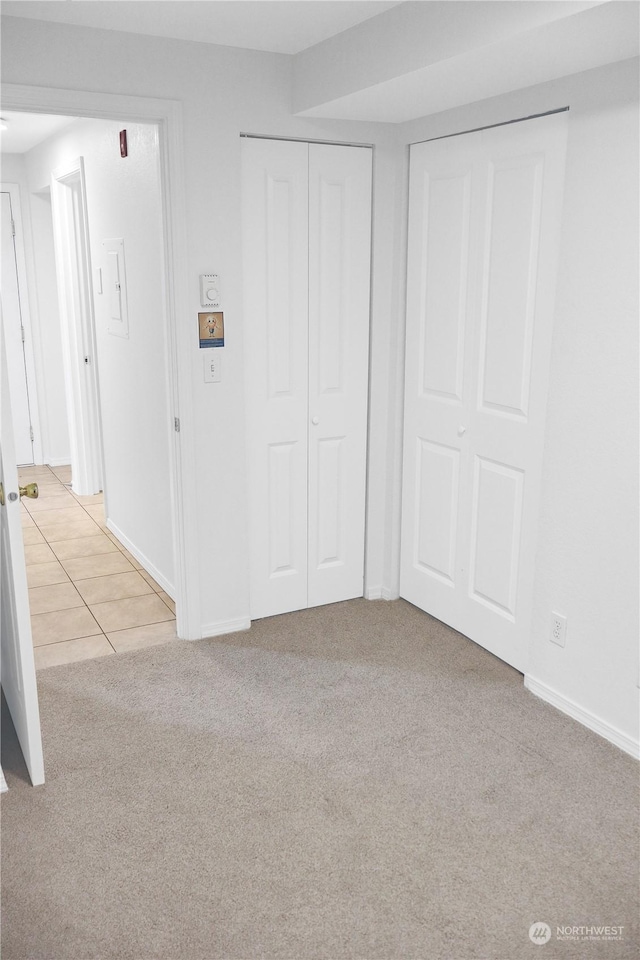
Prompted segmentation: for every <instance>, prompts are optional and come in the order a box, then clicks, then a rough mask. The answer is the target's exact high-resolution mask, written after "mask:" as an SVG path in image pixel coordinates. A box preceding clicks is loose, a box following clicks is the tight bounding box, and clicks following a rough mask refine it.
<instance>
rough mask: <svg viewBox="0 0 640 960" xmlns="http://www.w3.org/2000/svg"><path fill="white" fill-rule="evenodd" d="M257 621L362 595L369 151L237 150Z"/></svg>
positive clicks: (286, 146) (252, 143)
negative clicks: (239, 158) (240, 181)
mask: <svg viewBox="0 0 640 960" xmlns="http://www.w3.org/2000/svg"><path fill="white" fill-rule="evenodd" d="M242 163H243V249H244V272H245V277H244V291H245V318H246V321H245V356H246V371H247V423H248V429H247V436H248V454H247V455H248V468H249V469H248V476H249V522H250V555H251V617H252V619H256V618H259V617H264V616H271V615H273V614H278V613H284V612H287V611H290V610H299V609H303V608H305V607H307V606H313V605H316V604H321V603H331V602H335V601H337V600H343V599H348V598H350V597H355V596H362V588H363V572H364V519H365V478H366V463H365V458H366V417H367V372H368V330H369V261H370V229H371V228H370V223H371V152H370V150H366V149H362V148H355V147H341V146H333V145H325V144H322V145H321V144H307V143H302V142H293V141H280V140H261V139H254V138H246V139H243V141H242Z"/></svg>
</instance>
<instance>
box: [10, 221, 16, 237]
mask: <svg viewBox="0 0 640 960" xmlns="http://www.w3.org/2000/svg"><path fill="white" fill-rule="evenodd" d="M15 235H16V222H15V220H12V221H11V236H12V237H15Z"/></svg>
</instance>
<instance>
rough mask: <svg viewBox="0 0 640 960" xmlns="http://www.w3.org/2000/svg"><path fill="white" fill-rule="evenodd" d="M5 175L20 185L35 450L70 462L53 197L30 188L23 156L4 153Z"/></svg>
mask: <svg viewBox="0 0 640 960" xmlns="http://www.w3.org/2000/svg"><path fill="white" fill-rule="evenodd" d="M2 177H3V179H4V181H6V182H7V183H17V184H18V185H19V187H20V205H21V209H22V221H23V229H24V236H23V238H22V239H23V242H24V251H25V261H26V267H27V288H28V289H27V292H28V297H29V313H30V317H31V348H32V350H33V354H34V364H35V369H36V392H37V397H36V400H37V413H38V417H37V425H36V424H34V429H35V431H36V441H37V440H38V439H39V440H40V445H39V449H40V453H41V456H40V457H37V454H38V443H37V442H36V446H35V450H34V453H35V454H36V457H37V459H38V460H39V461H40V462H42V463H50V464H54V465H59V464H62V463H69V450H70V446H69V428H68V425H67V401H66V397H65V390H64V370H63V365H62V346H61V340H60V317H59V313H58V299H57V293H56V271H55V260H54V253H53V225H52V220H51V197H50V193H49V191H48V190H45V191H44V192H42V193H39V194H34V193H32V192H31V191H30V189H29V184H28V182H27V170H26V164H25V157H24V155H22V154H3V156H2ZM38 431H39V433H40V437H39V438H38V437H37V433H38Z"/></svg>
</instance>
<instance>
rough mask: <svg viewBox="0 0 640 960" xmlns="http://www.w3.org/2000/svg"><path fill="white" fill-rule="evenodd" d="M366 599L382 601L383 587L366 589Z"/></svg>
mask: <svg viewBox="0 0 640 960" xmlns="http://www.w3.org/2000/svg"><path fill="white" fill-rule="evenodd" d="M364 598H365V600H382V587H366V588H365V591H364Z"/></svg>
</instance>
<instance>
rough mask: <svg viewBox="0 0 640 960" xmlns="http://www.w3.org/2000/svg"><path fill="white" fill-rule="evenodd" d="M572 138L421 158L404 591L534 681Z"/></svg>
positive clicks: (427, 152) (412, 211)
mask: <svg viewBox="0 0 640 960" xmlns="http://www.w3.org/2000/svg"><path fill="white" fill-rule="evenodd" d="M566 130H567V115H566V114H565V113H561V114H556V115H554V116H548V117H543V118H538V119H533V120H528V121H523V122H521V123H513V124H508V125H504V126H501V127H497V128H494V129H489V130H482V131H478V132H475V133H470V134H464V135H462V136H457V137H449V138H445V139H441V140H436V141H430V142H426V143H420V144H415V145H413V146H412V148H411V167H410V178H411V179H410V199H409V246H408V267H407V341H406V381H405V433H404V468H403V494H402V497H403V504H402V551H401V578H400V593H401V596H403V597H405V598H406V599H407V600H410V601H411V602H412V603H414V604H416V606H418V607H420V608H421V609H423V610H425V611H427V613H430V614H432V615H433V616H435V617H437V618H438V619H439V620H443V621H444V622H445V623H448V624H449V625H450V626H452V627H454V628H455V629H456V630H459V631H460V632H461V633H463V634H465V636H467V637H470V638H471V639H472V640H475V641H476V642H477V643H479V644H481V645H482V646H483V647H485V648H486V649H487V650H490V651H491V653H494V654H495V655H496V656H498V657H500V658H501V659H502V660H505V661H506V662H507V663H509V664H511V665H512V666H513V667H515V668H516V669H517V670H520V671H522V672H524V670H525V667H526V654H527V649H528V640H529V632H530V628H531V607H532V597H533V576H534V561H535V547H536V537H537V529H538V501H539V490H540V477H541V470H542V453H543V446H544V426H545V413H546V400H547V383H548V372H549V360H550V355H551V335H552V329H553V304H554V289H555V274H556V264H557V257H558V247H559V240H560V227H561V209H562V195H563V186H564V157H565V146H566Z"/></svg>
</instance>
